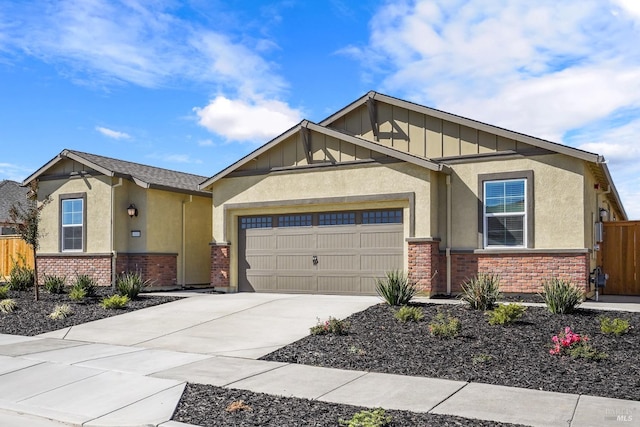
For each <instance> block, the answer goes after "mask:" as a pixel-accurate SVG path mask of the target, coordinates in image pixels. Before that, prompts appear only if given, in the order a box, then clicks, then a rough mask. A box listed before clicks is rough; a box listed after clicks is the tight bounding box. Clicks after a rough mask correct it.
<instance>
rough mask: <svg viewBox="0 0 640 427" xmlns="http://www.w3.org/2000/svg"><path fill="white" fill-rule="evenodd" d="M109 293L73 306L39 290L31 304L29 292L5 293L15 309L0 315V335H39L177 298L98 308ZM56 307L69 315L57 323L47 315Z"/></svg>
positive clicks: (102, 290) (102, 291) (141, 297)
mask: <svg viewBox="0 0 640 427" xmlns="http://www.w3.org/2000/svg"><path fill="white" fill-rule="evenodd" d="M112 294H113V291H112V290H111V288H107V287H105V288H97V291H96V296H95V297H91V298H86V299H85V301H84V302H83V303H75V302H73V301H71V300H70V299H69V295H67V294H66V293H63V294H51V293H49V292H47V291H45V290H44V289H42V290H40V299H39V301H34V299H33V289H29V290H27V291H9V295H8V296H7V298H11V299H13V300H14V301H15V302H16V304H17V307H16V309H15V311H13V312H12V313H6V314H5V313H0V333H2V334H13V335H28V336H33V335H39V334H42V333H45V332H50V331H55V330H57V329H62V328H66V327H69V326H74V325H80V324H82V323H87V322H91V321H93V320H98V319H104V318H105V317H111V316H115V315H118V314H122V313H127V312H129V311H134V310H139V309H141V308H146V307H152V306H154V305H158V304H164V303H167V302H171V301H175V300H177V299H179V298H177V297H166V296H159V295H139V296H138V299H135V300H133V301H129V303H128V304H127V307H126V308H123V309H114V310H107V309H105V308H103V307H102V306H101V305H100V301H102V299H103V298H104V297H106V296H110V295H112ZM60 304H69V306H70V307H71V311H72V314H71V315H70V316H69V317H66V318H64V319H59V320H53V319H51V318H49V314H51V312H53V310H54V309H55V307H56V305H60Z"/></svg>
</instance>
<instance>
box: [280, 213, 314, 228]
mask: <svg viewBox="0 0 640 427" xmlns="http://www.w3.org/2000/svg"><path fill="white" fill-rule="evenodd" d="M310 225H311V215H280V216H279V217H278V227H307V226H310Z"/></svg>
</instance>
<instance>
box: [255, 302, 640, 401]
mask: <svg viewBox="0 0 640 427" xmlns="http://www.w3.org/2000/svg"><path fill="white" fill-rule="evenodd" d="M415 305H416V306H418V307H420V308H421V309H422V311H423V312H424V318H423V319H422V320H421V321H419V322H408V323H401V322H399V321H398V320H396V319H395V317H394V312H395V309H394V308H392V307H390V306H388V305H385V304H379V305H376V306H373V307H370V308H369V309H367V310H364V311H362V312H360V313H356V314H354V315H352V316H351V317H349V318H348V319H347V320H348V321H349V322H350V325H351V328H350V331H349V333H348V335H343V336H340V335H310V336H307V337H305V338H303V339H301V340H299V341H297V342H295V343H292V344H290V345H288V346H286V347H283V348H281V349H279V350H277V351H275V352H273V353H271V354H268V355H266V356H264V357H263V358H262V359H263V360H271V361H279V362H288V363H301V364H306V365H315V366H324V367H331V368H342V369H354V370H363V371H372V372H384V373H392V374H401V375H415V376H426V377H435V378H445V379H451V380H459V381H469V382H481V383H488V384H496V385H504V386H513V387H523V388H529V389H536V390H546V391H555V392H562V393H576V394H587V395H595V396H604V397H611V398H618V399H630V400H640V359H638V354H640V342H639V341H638V337H637V329H633V327H635V328H638V326H639V325H640V313H629V312H605V311H595V310H587V309H578V310H577V312H575V313H574V314H565V315H558V314H551V313H549V312H548V311H547V310H546V309H545V308H543V307H529V308H528V309H527V311H526V312H525V313H524V316H523V317H522V318H521V319H520V321H518V322H517V323H515V324H512V325H507V326H500V325H495V326H492V325H490V324H489V323H488V321H487V315H486V314H484V313H483V312H480V311H474V310H470V309H468V308H467V306H466V305H461V304H456V305H437V304H415ZM439 310H440V311H442V312H443V313H445V314H449V315H451V316H454V317H456V318H458V319H459V320H460V321H461V325H462V330H461V333H460V335H459V336H457V337H456V338H453V339H440V338H436V337H433V336H431V334H430V333H429V323H430V322H431V321H432V319H433V318H434V317H435V316H436V314H437V312H438V311H439ZM599 316H608V317H612V318H613V317H619V318H623V319H626V320H628V321H629V322H630V324H631V325H632V329H631V331H630V332H629V333H628V334H625V335H621V336H618V337H616V336H615V335H605V334H603V333H602V332H601V331H600V323H599V320H598V317H599ZM309 326H313V325H309ZM567 326H569V327H571V328H572V330H573V331H574V332H576V333H578V334H580V335H583V334H585V335H588V337H589V343H590V344H591V345H592V346H593V347H594V348H595V349H597V350H598V351H600V352H604V353H606V354H607V356H608V357H607V358H606V359H603V360H590V359H583V358H578V359H572V358H571V357H569V356H558V355H551V354H550V353H549V350H550V349H551V346H552V341H551V339H552V336H554V335H557V334H558V333H559V332H561V331H563V330H564V328H565V327H567Z"/></svg>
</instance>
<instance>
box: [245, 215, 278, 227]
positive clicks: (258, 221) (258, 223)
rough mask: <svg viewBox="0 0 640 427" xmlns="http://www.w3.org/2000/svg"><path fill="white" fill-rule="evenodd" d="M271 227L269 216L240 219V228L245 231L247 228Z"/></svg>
mask: <svg viewBox="0 0 640 427" xmlns="http://www.w3.org/2000/svg"><path fill="white" fill-rule="evenodd" d="M270 227H272V218H271V217H270V216H252V217H242V218H240V228H241V229H243V230H246V229H248V228H270Z"/></svg>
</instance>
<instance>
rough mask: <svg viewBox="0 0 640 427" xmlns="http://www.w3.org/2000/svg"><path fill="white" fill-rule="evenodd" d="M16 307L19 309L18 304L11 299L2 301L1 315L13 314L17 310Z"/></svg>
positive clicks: (0, 302) (0, 303)
mask: <svg viewBox="0 0 640 427" xmlns="http://www.w3.org/2000/svg"><path fill="white" fill-rule="evenodd" d="M16 307H18V304H16V302H15V300H12V299H11V298H5V299H3V300H2V301H0V313H5V314H8V313H13V310H15V309H16Z"/></svg>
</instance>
